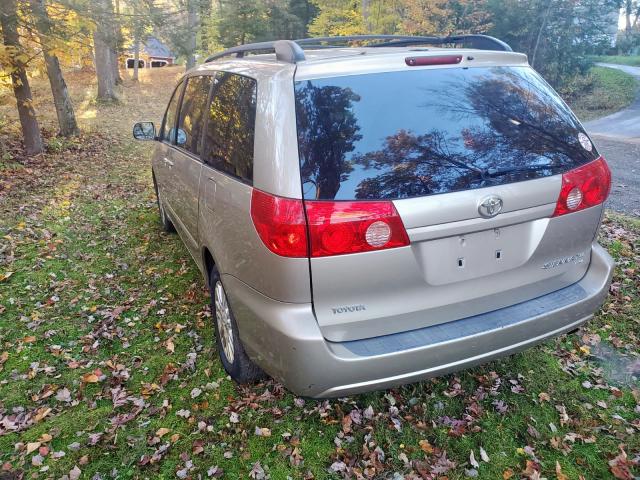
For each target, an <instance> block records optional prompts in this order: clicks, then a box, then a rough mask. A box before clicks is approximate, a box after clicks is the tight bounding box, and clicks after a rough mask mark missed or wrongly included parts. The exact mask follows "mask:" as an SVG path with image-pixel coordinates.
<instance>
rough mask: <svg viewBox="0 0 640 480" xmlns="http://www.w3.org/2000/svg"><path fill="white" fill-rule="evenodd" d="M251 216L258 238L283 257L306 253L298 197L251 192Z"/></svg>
mask: <svg viewBox="0 0 640 480" xmlns="http://www.w3.org/2000/svg"><path fill="white" fill-rule="evenodd" d="M251 219H252V220H253V224H254V226H255V227H256V231H257V232H258V235H259V236H260V239H261V240H262V242H263V243H264V244H265V245H266V247H267V248H268V249H269V250H271V251H272V252H273V253H276V254H278V255H281V256H283V257H307V256H308V240H307V222H306V221H305V218H304V207H303V205H302V200H296V199H294V198H284V197H276V196H275V195H270V194H268V193H265V192H263V191H260V190H256V189H255V188H254V189H253V192H252V193H251Z"/></svg>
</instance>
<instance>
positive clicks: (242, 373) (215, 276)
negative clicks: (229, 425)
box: [209, 267, 264, 383]
mask: <svg viewBox="0 0 640 480" xmlns="http://www.w3.org/2000/svg"><path fill="white" fill-rule="evenodd" d="M209 292H210V295H211V312H212V314H213V315H212V316H213V320H214V322H213V323H214V325H215V332H216V344H217V347H218V355H220V361H221V362H222V366H223V367H224V369H225V370H226V371H227V373H228V374H229V375H230V376H231V378H233V379H234V380H235V381H236V382H238V383H251V382H255V381H256V380H260V379H261V378H263V377H264V373H263V372H262V370H261V369H260V367H258V366H257V365H256V364H255V363H253V362H252V361H251V359H250V358H249V357H248V355H247V354H246V352H245V351H244V347H243V345H242V342H241V341H240V336H239V334H238V325H237V324H236V319H235V317H234V316H233V312H232V311H231V306H230V305H229V300H228V299H227V293H226V292H225V289H224V286H223V285H222V281H221V280H220V274H219V273H218V271H217V270H216V268H215V267H213V268H212V269H211V273H210V275H209Z"/></svg>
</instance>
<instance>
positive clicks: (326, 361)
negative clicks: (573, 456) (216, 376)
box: [224, 243, 614, 397]
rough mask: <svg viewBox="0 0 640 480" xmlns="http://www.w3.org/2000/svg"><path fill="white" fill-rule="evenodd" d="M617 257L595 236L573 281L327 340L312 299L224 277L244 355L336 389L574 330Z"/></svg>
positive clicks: (328, 391) (283, 375)
mask: <svg viewBox="0 0 640 480" xmlns="http://www.w3.org/2000/svg"><path fill="white" fill-rule="evenodd" d="M613 267H614V262H613V260H612V259H611V257H610V256H609V255H608V253H607V252H606V251H605V250H604V249H603V248H602V247H601V246H600V245H598V244H596V243H594V244H593V247H592V254H591V263H590V265H589V269H588V270H587V273H586V274H585V276H584V277H583V278H582V280H580V281H579V282H578V283H576V284H574V285H572V286H570V287H567V288H564V289H562V290H559V291H557V292H553V293H551V294H548V295H544V296H542V297H538V298H536V299H533V300H530V301H528V302H523V303H520V304H518V305H514V306H511V307H507V308H503V309H500V310H496V311H494V312H490V313H487V314H483V315H477V316H475V317H470V318H465V319H462V320H457V321H455V322H449V323H446V324H441V325H436V326H433V327H427V328H423V329H419V330H413V331H410V332H402V333H398V334H394V335H386V336H383V337H375V338H371V339H364V340H357V341H349V342H328V341H327V340H325V339H324V337H323V336H322V334H321V332H320V329H319V328H318V324H317V322H316V319H315V317H314V315H313V311H312V307H311V305H310V304H291V303H282V302H278V301H275V300H273V299H270V298H268V297H265V296H264V295H262V294H260V293H259V292H257V291H255V290H253V289H252V288H250V287H248V286H247V285H246V284H244V283H242V282H241V281H239V280H238V279H236V278H235V277H231V276H225V278H224V282H225V287H226V290H227V294H228V296H229V299H230V302H231V305H232V307H233V310H234V313H235V315H236V320H237V322H238V327H239V329H240V335H241V338H242V342H243V344H244V345H245V348H246V350H247V352H248V354H249V356H250V357H251V358H252V359H253V360H254V361H255V362H256V363H258V364H259V365H260V366H261V367H262V368H263V369H264V370H265V371H266V372H267V373H269V374H270V375H271V376H272V377H274V378H275V379H277V380H279V381H282V382H283V383H284V384H285V385H286V386H287V387H288V388H289V389H290V390H292V391H293V392H294V393H296V394H298V395H304V396H309V397H338V396H344V395H350V394H354V393H360V392H364V391H370V390H376V389H383V388H389V387H393V386H397V385H400V384H404V383H410V382H415V381H418V380H422V379H425V378H429V377H434V376H438V375H443V374H446V373H450V372H453V371H456V370H460V369H463V368H468V367H470V366H473V365H477V364H480V363H484V362H487V361H489V360H493V359H495V358H498V357H502V356H505V355H509V354H512V353H515V352H518V351H520V350H523V349H525V348H528V347H530V346H532V345H535V344H537V343H540V342H542V341H544V340H546V339H548V338H551V337H554V336H556V335H560V334H562V333H566V332H568V331H571V330H573V329H575V328H577V327H578V326H580V325H581V324H582V323H584V322H585V321H587V320H588V319H589V318H591V317H592V315H593V313H594V312H595V311H596V310H597V309H598V307H599V306H600V305H601V304H602V302H603V301H604V299H605V297H606V295H607V292H608V289H609V284H610V282H611V277H612V275H613Z"/></svg>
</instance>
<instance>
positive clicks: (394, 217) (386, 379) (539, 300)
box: [134, 35, 613, 397]
mask: <svg viewBox="0 0 640 480" xmlns="http://www.w3.org/2000/svg"><path fill="white" fill-rule="evenodd" d="M134 136H135V137H136V138H140V139H153V140H154V141H155V142H156V145H157V146H156V148H155V153H154V156H153V165H152V174H153V181H154V185H155V188H156V193H157V198H158V207H159V210H160V218H161V222H162V226H163V227H164V228H165V229H166V230H173V229H175V230H177V232H178V233H179V235H180V237H181V238H182V240H183V241H184V243H185V245H186V246H187V247H188V250H189V251H190V252H191V254H192V256H193V258H194V259H195V262H196V263H197V265H198V267H199V268H200V269H201V271H202V272H203V274H204V276H205V278H206V281H207V284H208V285H209V287H210V291H211V305H212V310H213V312H214V316H213V317H214V319H215V321H214V322H213V323H214V325H215V331H216V338H217V346H218V351H219V354H220V358H221V361H222V364H223V366H224V368H225V369H226V371H227V372H228V373H229V375H230V376H231V377H232V378H234V379H235V380H237V381H238V382H248V381H252V380H255V379H257V378H259V377H260V376H262V375H264V373H263V372H266V373H267V374H268V375H270V376H272V377H273V378H275V379H277V380H279V381H281V382H283V383H284V384H285V385H286V386H287V387H288V388H289V389H290V390H291V391H293V392H294V393H296V394H299V395H305V396H310V397H336V396H343V395H347V394H352V393H357V392H363V391H367V390H373V389H381V388H387V387H391V386H395V385H399V384H403V383H407V382H415V381H418V380H421V379H425V378H428V377H431V376H435V375H442V374H445V373H448V372H452V371H455V370H459V369H462V368H466V367H469V366H472V365H476V364H478V363H482V362H487V361H489V360H491V359H494V358H497V357H501V356H504V355H508V354H511V353H514V352H517V351H519V350H522V349H524V348H527V347H529V346H532V345H534V344H536V343H539V342H542V341H544V340H546V339H548V338H551V337H553V336H556V335H560V334H562V333H565V332H569V331H572V330H574V329H576V328H577V327H578V326H579V325H581V324H582V323H583V322H585V321H586V320H588V319H589V318H591V317H592V315H593V313H594V312H595V311H596V309H598V307H599V306H600V304H601V303H602V302H603V300H604V298H605V296H606V295H607V291H608V287H609V283H610V281H611V275H612V270H613V261H612V259H611V258H610V257H609V255H608V254H607V253H606V252H605V251H604V250H603V248H602V247H600V246H599V245H598V243H597V232H598V226H599V225H600V221H601V217H602V214H603V209H604V207H603V203H604V201H605V200H606V198H607V195H608V194H609V189H610V183H611V174H610V171H609V168H608V167H607V163H606V162H605V160H604V158H602V156H600V154H599V153H598V151H597V150H596V147H595V146H594V145H593V143H592V142H591V140H590V139H589V137H588V136H587V134H586V133H585V131H584V129H583V128H582V126H581V125H580V123H579V122H578V120H577V119H576V117H575V116H574V114H573V113H572V112H571V111H570V110H569V108H568V107H567V106H566V105H565V103H564V102H563V101H562V100H561V99H560V97H559V96H558V95H557V94H556V93H555V92H554V91H553V89H551V87H549V85H548V84H547V83H545V81H544V80H543V79H542V78H541V77H540V76H539V75H538V74H537V73H536V72H535V71H534V70H533V69H532V68H531V67H530V66H529V65H528V63H527V58H526V56H525V55H523V54H519V53H514V52H512V51H511V49H510V48H509V46H508V45H506V44H505V43H503V42H501V41H500V40H497V39H495V38H491V37H486V36H482V35H467V36H459V37H446V38H440V37H402V36H380V35H378V36H356V37H347V38H312V39H304V40H298V41H286V40H281V41H276V42H266V43H259V44H251V45H243V46H240V47H234V48H232V49H229V50H226V51H224V52H222V53H220V54H217V55H214V56H212V57H210V58H208V59H207V60H206V61H205V62H204V63H203V64H202V65H200V66H198V67H196V68H194V69H192V70H190V71H188V72H187V73H186V74H185V75H184V77H183V78H182V79H181V80H180V81H179V82H178V85H177V87H176V88H175V90H174V92H173V95H172V97H171V100H170V102H169V105H168V107H167V110H166V113H165V116H164V119H163V120H162V124H161V126H160V128H159V131H158V132H156V130H155V127H154V125H153V124H152V123H150V122H141V123H138V124H136V125H135V126H134Z"/></svg>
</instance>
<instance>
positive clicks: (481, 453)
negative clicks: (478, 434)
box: [480, 447, 489, 463]
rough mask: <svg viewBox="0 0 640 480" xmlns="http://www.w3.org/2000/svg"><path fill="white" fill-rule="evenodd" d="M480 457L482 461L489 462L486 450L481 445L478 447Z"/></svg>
mask: <svg viewBox="0 0 640 480" xmlns="http://www.w3.org/2000/svg"><path fill="white" fill-rule="evenodd" d="M480 458H481V459H482V461H483V462H486V463H489V455H487V452H486V451H485V449H484V448H482V447H480Z"/></svg>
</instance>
